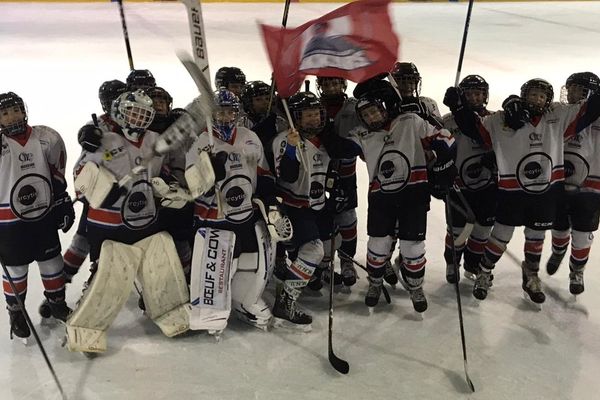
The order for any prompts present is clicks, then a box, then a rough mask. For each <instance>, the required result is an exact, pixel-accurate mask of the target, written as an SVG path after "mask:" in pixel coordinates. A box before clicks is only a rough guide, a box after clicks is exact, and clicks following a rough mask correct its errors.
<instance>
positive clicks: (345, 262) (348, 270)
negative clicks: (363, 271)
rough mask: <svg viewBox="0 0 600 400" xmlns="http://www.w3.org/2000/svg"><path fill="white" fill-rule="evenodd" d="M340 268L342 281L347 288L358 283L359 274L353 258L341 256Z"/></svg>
mask: <svg viewBox="0 0 600 400" xmlns="http://www.w3.org/2000/svg"><path fill="white" fill-rule="evenodd" d="M340 269H341V270H342V281H343V283H344V286H345V287H347V288H349V287H350V286H353V285H354V284H355V283H356V279H357V275H356V268H354V263H352V260H349V259H347V258H341V259H340Z"/></svg>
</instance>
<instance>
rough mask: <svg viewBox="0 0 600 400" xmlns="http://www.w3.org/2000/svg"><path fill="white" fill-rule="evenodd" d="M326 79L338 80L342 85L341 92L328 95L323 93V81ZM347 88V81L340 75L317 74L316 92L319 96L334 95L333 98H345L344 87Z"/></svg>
mask: <svg viewBox="0 0 600 400" xmlns="http://www.w3.org/2000/svg"><path fill="white" fill-rule="evenodd" d="M327 81H337V82H340V84H341V85H342V93H336V94H334V95H333V96H328V95H327V94H326V93H323V89H322V87H323V85H324V84H325V82H327ZM347 88H348V81H347V80H346V79H344V78H340V77H334V76H317V92H318V93H319V95H320V96H321V98H323V97H335V98H343V99H346V96H345V95H344V92H345V91H346V89H347Z"/></svg>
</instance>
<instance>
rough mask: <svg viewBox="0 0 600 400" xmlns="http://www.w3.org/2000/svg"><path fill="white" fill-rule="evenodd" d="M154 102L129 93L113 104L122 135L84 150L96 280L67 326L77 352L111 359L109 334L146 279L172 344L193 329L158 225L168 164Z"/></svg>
mask: <svg viewBox="0 0 600 400" xmlns="http://www.w3.org/2000/svg"><path fill="white" fill-rule="evenodd" d="M154 113H155V112H154V109H153V108H152V100H151V99H150V98H149V97H148V96H147V95H146V94H145V93H144V92H143V91H142V90H136V91H134V92H125V93H123V94H121V95H120V96H119V97H118V98H117V99H116V100H115V101H114V102H113V104H112V108H111V119H112V120H113V121H114V122H115V123H117V124H118V125H119V128H120V129H119V130H118V131H117V132H112V131H108V130H104V131H102V139H101V144H100V147H99V148H98V149H97V150H96V151H94V152H89V151H87V150H85V149H84V150H83V152H82V154H81V157H80V159H79V161H78V163H77V168H76V180H75V186H76V189H77V190H78V191H79V192H80V193H81V195H82V196H84V197H85V198H86V200H87V201H88V202H89V211H88V215H87V229H88V230H87V237H88V240H89V243H90V260H92V261H93V268H94V270H93V274H92V276H91V277H90V280H89V281H88V282H89V285H88V287H87V288H86V290H85V291H84V294H83V296H82V298H81V300H80V301H79V303H78V308H77V309H76V310H74V311H73V313H72V314H71V316H70V318H69V319H68V321H67V338H68V346H69V349H70V350H72V351H83V352H86V353H89V352H103V351H105V350H106V331H107V329H108V327H109V326H110V325H111V323H112V321H113V320H114V318H116V316H117V314H118V312H119V310H120V309H121V307H122V306H123V304H124V303H125V301H126V300H127V298H128V297H129V294H130V292H131V290H132V288H133V281H134V280H135V279H136V277H137V278H138V279H139V281H140V283H141V287H142V294H143V297H144V300H145V306H146V315H148V317H149V318H151V319H152V320H153V321H154V322H155V323H156V324H157V325H158V326H159V327H160V329H161V330H162V331H163V333H164V334H165V335H167V336H169V337H171V336H175V335H177V334H180V333H182V332H185V331H186V330H187V329H188V328H189V318H188V314H187V310H186V304H188V302H189V292H188V290H187V285H186V282H185V277H184V275H183V271H182V266H181V263H180V262H179V258H178V257H177V252H176V250H175V246H174V244H173V240H172V239H171V237H170V236H169V235H168V234H167V233H165V232H159V231H160V230H161V227H160V224H158V222H157V205H156V202H155V200H154V190H157V188H160V184H161V183H162V184H164V182H161V181H160V180H159V179H160V178H158V176H159V173H160V171H161V167H162V165H163V163H164V161H163V157H162V156H158V155H155V154H156V152H155V145H156V143H157V142H158V140H159V135H158V133H156V132H152V131H149V130H147V128H148V126H149V125H150V124H151V122H152V119H153V117H154Z"/></svg>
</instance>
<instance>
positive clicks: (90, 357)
mask: <svg viewBox="0 0 600 400" xmlns="http://www.w3.org/2000/svg"><path fill="white" fill-rule="evenodd" d="M81 354H83V355H84V356H85V358H87V359H88V360H93V359H94V358H96V357H98V354H100V353H94V352H91V351H82V352H81Z"/></svg>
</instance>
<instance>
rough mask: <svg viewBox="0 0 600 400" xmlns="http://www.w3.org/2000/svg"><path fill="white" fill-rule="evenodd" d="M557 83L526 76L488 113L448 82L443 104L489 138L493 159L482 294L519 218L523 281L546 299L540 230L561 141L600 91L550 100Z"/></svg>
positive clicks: (557, 188) (595, 110)
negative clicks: (492, 209) (493, 205)
mask: <svg viewBox="0 0 600 400" xmlns="http://www.w3.org/2000/svg"><path fill="white" fill-rule="evenodd" d="M553 97H554V90H553V89H552V85H550V83H548V82H547V81H545V80H543V79H531V80H529V81H527V82H525V84H523V86H522V87H521V93H520V96H516V95H512V96H509V97H508V98H507V99H506V100H505V101H504V103H503V104H502V108H503V109H504V110H503V111H499V112H497V113H495V114H492V115H490V116H487V117H483V118H481V117H479V116H478V115H477V114H475V113H474V112H472V111H471V110H470V108H469V106H468V104H467V102H466V101H465V100H464V98H463V97H462V95H461V91H460V89H458V88H448V90H447V91H446V96H445V97H444V104H446V105H447V106H448V107H449V108H450V110H451V111H452V114H453V115H454V119H455V121H456V123H457V125H458V127H459V128H460V130H461V132H462V133H463V134H465V135H469V136H470V137H472V138H473V139H475V140H480V141H482V142H483V143H485V144H486V145H488V146H491V147H492V148H493V150H494V152H495V154H496V163H497V165H498V177H499V179H498V196H497V200H498V203H497V204H498V206H497V211H496V222H495V223H494V227H493V229H492V233H491V234H490V238H489V240H488V242H487V244H486V245H485V250H484V256H483V258H482V259H481V261H480V263H479V267H480V271H479V273H478V275H477V279H476V280H475V285H474V286H473V296H475V297H476V298H477V299H479V300H483V299H485V298H486V297H487V292H488V288H489V287H490V286H491V274H492V270H493V269H494V266H495V264H496V263H497V262H498V260H499V259H500V257H502V254H503V253H504V251H505V250H506V246H507V244H508V242H509V241H510V239H511V237H512V234H513V232H514V229H515V227H516V226H521V225H524V226H525V249H524V252H525V260H524V261H523V263H522V265H521V268H522V278H523V283H522V288H523V290H524V291H525V292H526V293H527V294H528V295H529V297H530V299H531V300H532V301H533V302H535V303H538V304H541V303H543V302H544V301H545V299H546V296H545V295H544V292H543V290H542V285H541V281H540V278H539V276H538V271H539V262H540V255H541V251H542V245H543V242H544V233H545V230H547V229H550V227H551V226H552V221H553V219H554V216H555V213H556V202H557V199H558V196H559V195H560V193H561V191H562V185H563V180H564V169H563V163H564V145H563V141H564V140H568V139H571V138H572V137H573V136H575V135H576V134H577V133H579V132H581V131H582V130H583V129H585V128H586V127H588V126H589V125H590V124H591V123H592V122H593V121H594V120H596V119H597V118H598V116H599V115H600V95H598V94H594V95H592V96H590V98H589V99H588V100H587V101H586V102H584V103H579V104H574V105H562V104H558V103H555V104H553V103H552V99H553Z"/></svg>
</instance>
